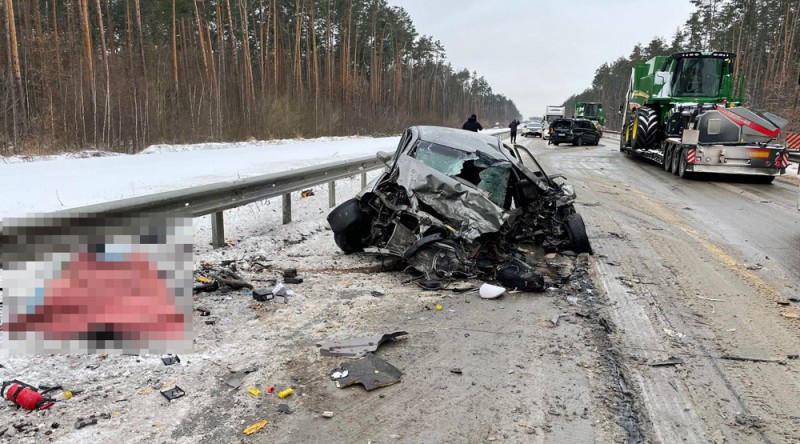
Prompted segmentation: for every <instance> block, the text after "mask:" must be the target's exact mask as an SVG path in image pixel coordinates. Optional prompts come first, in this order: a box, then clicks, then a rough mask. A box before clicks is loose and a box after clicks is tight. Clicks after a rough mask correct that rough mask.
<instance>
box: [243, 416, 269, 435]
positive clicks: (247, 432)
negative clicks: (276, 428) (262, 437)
mask: <svg viewBox="0 0 800 444" xmlns="http://www.w3.org/2000/svg"><path fill="white" fill-rule="evenodd" d="M266 425H267V420H266V419H262V420H261V421H258V422H257V423H255V424H253V425H250V426H248V427H247V428H246V429H244V434H245V435H252V434H253V433H255V432H257V431H259V430H261V429H263V428H264V427H265V426H266Z"/></svg>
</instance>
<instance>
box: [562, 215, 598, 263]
mask: <svg viewBox="0 0 800 444" xmlns="http://www.w3.org/2000/svg"><path fill="white" fill-rule="evenodd" d="M564 224H565V225H566V228H567V235H568V236H569V241H570V245H571V247H570V248H572V249H573V251H575V252H576V253H589V254H594V251H592V244H591V243H589V236H588V235H587V234H586V225H585V224H584V223H583V218H582V217H581V215H580V214H578V213H573V214H570V215H569V216H567V218H566V220H565V221H564Z"/></svg>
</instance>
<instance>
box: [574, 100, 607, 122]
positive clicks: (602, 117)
mask: <svg viewBox="0 0 800 444" xmlns="http://www.w3.org/2000/svg"><path fill="white" fill-rule="evenodd" d="M575 117H577V118H581V119H588V120H591V121H592V122H595V124H596V125H599V126H603V125H605V124H606V113H605V111H604V110H603V104H602V103H597V102H578V103H576V104H575Z"/></svg>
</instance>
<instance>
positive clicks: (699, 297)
mask: <svg viewBox="0 0 800 444" xmlns="http://www.w3.org/2000/svg"><path fill="white" fill-rule="evenodd" d="M697 299H702V300H704V301H711V302H725V301H724V300H722V299H714V298H705V297H703V296H697Z"/></svg>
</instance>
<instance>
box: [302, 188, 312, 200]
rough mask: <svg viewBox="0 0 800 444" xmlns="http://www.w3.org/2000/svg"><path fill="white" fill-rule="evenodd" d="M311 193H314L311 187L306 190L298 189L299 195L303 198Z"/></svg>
mask: <svg viewBox="0 0 800 444" xmlns="http://www.w3.org/2000/svg"><path fill="white" fill-rule="evenodd" d="M313 195H314V190H313V189H311V188H309V189H307V190H302V191H300V197H303V198H306V197H311V196H313Z"/></svg>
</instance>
